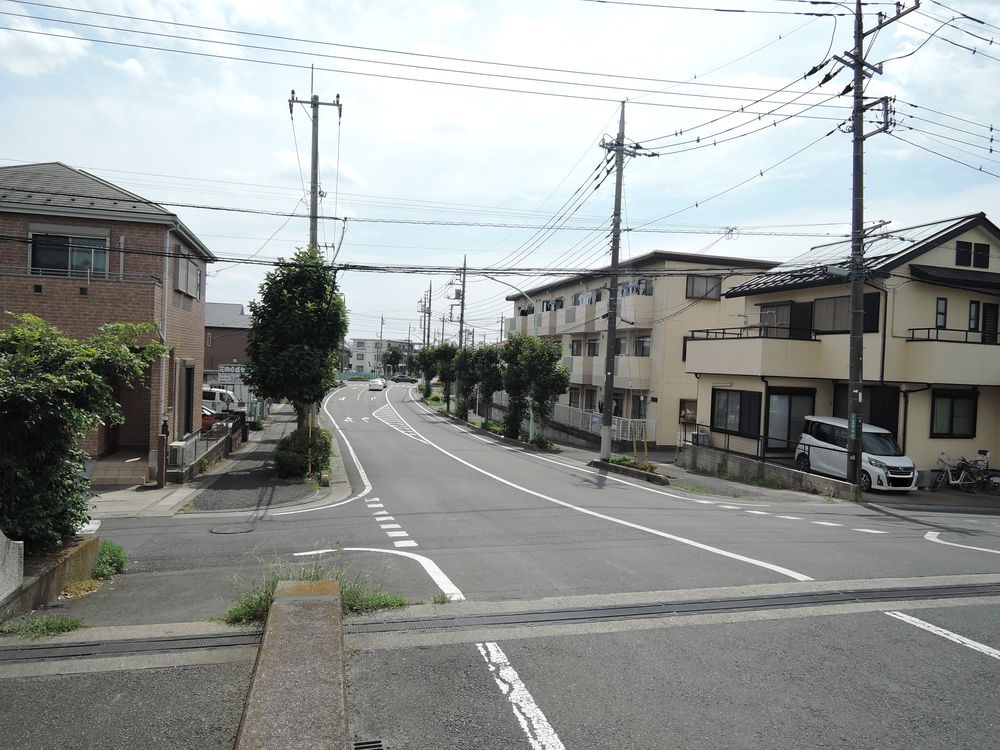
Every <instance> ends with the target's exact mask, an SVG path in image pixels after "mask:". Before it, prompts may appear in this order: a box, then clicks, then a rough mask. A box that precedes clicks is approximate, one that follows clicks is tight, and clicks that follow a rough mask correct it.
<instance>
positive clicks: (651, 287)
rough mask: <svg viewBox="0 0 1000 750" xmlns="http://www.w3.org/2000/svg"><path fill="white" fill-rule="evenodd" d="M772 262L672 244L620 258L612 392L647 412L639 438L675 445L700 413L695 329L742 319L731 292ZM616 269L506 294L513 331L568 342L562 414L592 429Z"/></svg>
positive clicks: (617, 400) (627, 406)
mask: <svg viewBox="0 0 1000 750" xmlns="http://www.w3.org/2000/svg"><path fill="white" fill-rule="evenodd" d="M773 265H774V264H773V263H768V262H765V261H758V260H747V259H745V258H724V257H714V256H707V255H698V254H691V253H675V252H664V251H655V252H651V253H647V254H645V255H642V256H639V257H637V258H634V259H632V260H629V261H627V262H624V263H621V264H620V266H619V274H618V276H619V280H618V297H619V299H618V305H617V311H618V312H617V323H616V335H615V341H614V342H613V346H614V350H615V358H614V391H613V392H612V393H611V394H610V397H611V399H612V410H613V414H614V415H615V416H616V417H619V418H622V419H626V420H639V421H642V422H643V425H642V428H643V429H642V430H641V431H639V432H638V439H640V440H642V439H644V440H645V441H646V442H648V443H651V444H655V445H661V446H672V445H675V444H676V442H677V433H678V430H679V427H680V425H681V424H683V423H685V422H689V421H690V422H693V421H694V420H695V419H696V412H697V407H696V401H697V396H698V384H697V381H696V379H695V376H694V375H692V374H690V373H688V372H686V371H685V369H684V357H685V348H686V337H687V334H688V331H689V330H690V329H691V328H695V327H701V326H705V327H708V326H725V325H733V324H735V322H736V321H737V320H738V318H737V317H736V316H737V315H738V314H739V313H742V312H743V305H742V302H737V301H735V300H732V299H730V298H728V297H727V296H726V295H725V294H724V292H726V291H727V290H728V289H730V288H731V287H732V286H734V285H735V284H737V283H739V282H740V281H745V280H747V279H749V278H751V277H753V276H756V275H757V274H759V273H760V272H761V271H764V270H767V269H768V268H771V267H772V266H773ZM609 271H610V268H602V269H598V270H595V271H594V272H593V273H592V274H585V275H580V276H575V277H572V278H569V279H565V280H561V281H558V282H556V283H553V284H547V285H545V286H541V287H537V288H534V289H529V290H526V291H524V292H519V293H517V294H511V295H508V296H507V300H509V301H511V302H513V304H514V310H513V316H512V317H510V318H508V319H507V321H506V331H507V333H508V334H510V333H515V332H518V333H526V334H529V335H532V336H541V337H547V338H552V339H555V340H557V341H559V343H560V344H561V345H562V347H563V352H564V355H565V356H564V359H563V363H564V364H565V365H566V366H567V367H568V368H569V370H570V388H569V392H568V393H567V394H565V395H564V396H562V397H561V398H560V400H559V403H560V404H561V405H562V406H564V407H566V409H558V408H557V410H556V414H555V417H556V420H557V421H560V416H561V415H563V414H565V415H566V420H567V421H566V422H565V423H572V424H575V425H576V426H582V427H584V428H585V429H587V428H588V427H590V428H592V427H595V425H599V420H598V417H597V416H595V415H596V414H597V413H598V412H600V411H601V410H602V408H603V402H604V399H605V394H604V384H605V367H604V365H605V357H606V352H607V345H608V342H607V340H606V339H607V325H608V321H607V313H608V294H609V288H610V276H609ZM578 412H583V414H579V413H578ZM588 416H589V417H590V419H589V421H588V419H587V417H588ZM581 417H582V419H581ZM598 429H599V428H598ZM588 431H590V432H593V431H594V430H593V429H588Z"/></svg>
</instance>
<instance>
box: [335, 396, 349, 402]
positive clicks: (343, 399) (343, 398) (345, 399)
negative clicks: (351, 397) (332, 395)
mask: <svg viewBox="0 0 1000 750" xmlns="http://www.w3.org/2000/svg"><path fill="white" fill-rule="evenodd" d="M337 400H338V401H347V396H341V397H340V398H338V399H337Z"/></svg>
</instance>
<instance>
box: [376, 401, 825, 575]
mask: <svg viewBox="0 0 1000 750" xmlns="http://www.w3.org/2000/svg"><path fill="white" fill-rule="evenodd" d="M390 406H391V404H390ZM394 410H395V409H394ZM400 419H402V417H400ZM403 421H405V420H403ZM424 439H425V440H426V438H424ZM427 444H428V445H430V446H431V447H432V448H434V449H435V450H437V451H440V452H441V453H443V454H444V455H446V456H448V457H449V458H451V459H453V460H455V461H458V463H460V464H462V465H463V466H467V467H469V468H470V469H472V470H473V471H476V472H479V473H480V474H483V475H484V476H487V477H490V478H491V479H493V480H495V481H497V482H499V483H500V484H504V485H506V486H508V487H511V488H513V489H516V490H520V491H521V492H524V493H526V494H528V495H531V496H533V497H537V498H539V499H541V500H546V501H548V502H550V503H554V504H556V505H561V506H562V507H564V508H569V509H570V510H575V511H577V512H578V513H584V514H585V515H588V516H593V517H594V518H600V519H602V520H604V521H610V522H611V523H616V524H618V525H619V526H625V527H627V528H630V529H636V530H637V531H643V532H645V533H647V534H653V535H654V536H658V537H662V538H663V539H670V540H671V541H675V542H679V543H681V544H686V545H688V546H691V547H695V548H696V549H700V550H703V551H705V552H711V553H713V554H716V555H721V556H723V557H728V558H730V559H732V560H739V561H740V562H745V563H748V564H750V565H756V566H757V567H760V568H766V569H767V570H770V571H773V572H775V573H778V574H780V575H784V576H788V577H789V578H792V579H794V580H796V581H811V580H813V579H812V578H810V577H809V576H806V575H803V574H802V573H797V572H795V571H794V570H790V569H788V568H783V567H781V566H780V565H774V564H773V563H769V562H764V561H763V560H755V559H754V558H752V557H746V556H745V555H739V554H736V553H735V552H728V551H727V550H724V549H719V548H718V547H712V546H710V545H708V544H702V543H701V542H696V541H694V540H693V539H686V538H685V537H682V536H676V535H674V534H668V533H667V532H665V531H659V530H657V529H651V528H649V527H648V526H640V525H639V524H637V523H632V522H631V521H625V520H623V519H621V518H615V517H614V516H609V515H605V514H604V513H598V512H597V511H593V510H590V509H588V508H581V507H580V506H578V505H573V504H572V503H568V502H566V501H565V500H557V499H556V498H554V497H550V496H549V495H544V494H542V493H541V492H536V491H535V490H531V489H528V488H527V487H522V486H521V485H519V484H515V483H514V482H511V481H510V480H508V479H504V478H503V477H500V476H497V475H496V474H491V473H490V472H488V471H486V469H482V468H480V467H478V466H476V465H475V464H471V463H469V462H468V461H466V460H465V459H462V458H459V457H458V456H456V455H455V454H454V453H449V452H448V451H446V450H445V449H444V448H442V447H441V446H440V445H437V444H436V443H432V442H431V441H430V440H428V441H427ZM681 499H684V500H686V499H688V498H681Z"/></svg>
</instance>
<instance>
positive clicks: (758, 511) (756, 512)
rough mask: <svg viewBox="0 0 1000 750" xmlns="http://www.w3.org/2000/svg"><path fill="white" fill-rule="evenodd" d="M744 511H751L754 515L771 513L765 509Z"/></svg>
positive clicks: (747, 511)
mask: <svg viewBox="0 0 1000 750" xmlns="http://www.w3.org/2000/svg"><path fill="white" fill-rule="evenodd" d="M743 512H744V513H753V514H754V515H755V516H769V515H771V514H770V513H768V512H767V511H766V510H746V511H743Z"/></svg>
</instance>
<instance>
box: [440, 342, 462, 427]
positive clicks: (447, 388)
mask: <svg viewBox="0 0 1000 750" xmlns="http://www.w3.org/2000/svg"><path fill="white" fill-rule="evenodd" d="M456 351H458V347H457V346H456V345H455V344H452V343H451V342H449V341H444V342H442V343H440V344H438V345H437V346H436V347H435V349H434V353H435V359H436V360H437V374H438V377H439V378H441V392H442V393H443V394H444V409H445V411H450V410H451V387H452V385H453V384H454V382H455V352H456Z"/></svg>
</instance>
